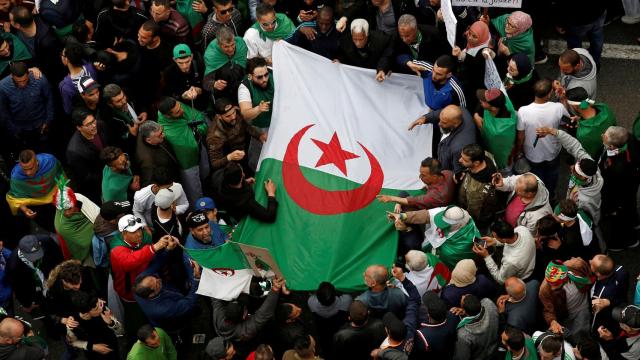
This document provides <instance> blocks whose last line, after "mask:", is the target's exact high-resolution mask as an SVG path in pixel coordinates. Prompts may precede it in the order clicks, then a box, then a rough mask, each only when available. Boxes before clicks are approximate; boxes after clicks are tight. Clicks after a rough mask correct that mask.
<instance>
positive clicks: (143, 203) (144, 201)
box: [133, 182, 189, 226]
mask: <svg viewBox="0 0 640 360" xmlns="http://www.w3.org/2000/svg"><path fill="white" fill-rule="evenodd" d="M152 186H153V184H151V185H148V186H146V187H143V188H142V189H140V190H138V191H136V193H135V194H134V195H133V215H135V216H136V217H138V218H140V219H142V221H144V222H145V224H146V225H149V226H151V224H152V220H151V208H152V207H153V201H154V200H155V198H156V194H154V193H153V192H152V191H151V187H152ZM169 189H171V191H173V193H174V194H176V198H177V200H176V214H178V215H180V214H184V213H185V212H186V211H187V209H189V200H187V195H185V193H184V190H182V185H180V184H179V183H177V182H174V183H173V185H171V186H170V187H169Z"/></svg>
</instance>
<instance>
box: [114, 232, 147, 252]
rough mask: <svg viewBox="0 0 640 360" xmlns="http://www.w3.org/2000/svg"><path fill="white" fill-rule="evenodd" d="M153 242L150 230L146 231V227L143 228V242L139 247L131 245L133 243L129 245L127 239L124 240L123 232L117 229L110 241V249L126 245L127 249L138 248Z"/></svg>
mask: <svg viewBox="0 0 640 360" xmlns="http://www.w3.org/2000/svg"><path fill="white" fill-rule="evenodd" d="M151 244H153V240H152V239H151V235H150V234H149V233H148V232H146V231H145V230H144V229H142V242H141V243H140V245H139V246H138V247H137V248H133V247H131V245H129V244H128V243H127V242H126V241H124V238H123V237H122V233H121V232H119V231H116V234H115V235H114V236H113V237H112V238H111V241H109V248H110V250H113V249H114V248H116V247H117V246H124V247H126V248H127V249H133V250H136V249H140V248H142V247H144V246H146V245H151Z"/></svg>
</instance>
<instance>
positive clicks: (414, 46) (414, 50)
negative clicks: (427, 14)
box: [409, 30, 422, 60]
mask: <svg viewBox="0 0 640 360" xmlns="http://www.w3.org/2000/svg"><path fill="white" fill-rule="evenodd" d="M421 42H422V33H421V32H420V30H418V36H417V38H416V42H414V43H413V44H411V45H409V50H411V55H412V56H413V59H414V60H417V59H418V54H419V53H420V43H421Z"/></svg>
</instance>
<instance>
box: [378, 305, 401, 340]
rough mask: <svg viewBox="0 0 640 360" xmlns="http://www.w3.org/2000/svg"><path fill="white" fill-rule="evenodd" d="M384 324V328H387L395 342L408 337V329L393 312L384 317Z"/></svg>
mask: <svg viewBox="0 0 640 360" xmlns="http://www.w3.org/2000/svg"><path fill="white" fill-rule="evenodd" d="M382 323H383V324H384V327H385V328H387V331H388V332H389V337H391V338H392V339H393V340H404V338H405V337H406V336H407V327H406V326H405V325H404V323H403V322H402V321H401V320H400V319H398V317H397V316H395V315H394V314H393V313H392V312H388V313H386V314H384V316H383V317H382Z"/></svg>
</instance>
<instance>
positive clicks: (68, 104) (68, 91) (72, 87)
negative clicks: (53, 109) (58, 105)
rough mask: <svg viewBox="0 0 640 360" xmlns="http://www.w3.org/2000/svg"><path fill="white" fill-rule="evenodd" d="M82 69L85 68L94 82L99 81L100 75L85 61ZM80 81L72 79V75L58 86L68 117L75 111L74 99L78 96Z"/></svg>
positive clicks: (66, 77)
mask: <svg viewBox="0 0 640 360" xmlns="http://www.w3.org/2000/svg"><path fill="white" fill-rule="evenodd" d="M82 67H84V70H85V73H88V74H89V76H91V78H92V79H93V80H95V81H98V79H97V76H98V73H97V71H96V68H94V67H93V65H92V64H91V63H89V62H86V61H85V62H84V65H83V66H82ZM78 80H79V79H75V80H73V79H71V75H67V76H65V77H64V79H62V81H60V85H58V89H59V90H60V96H62V108H63V109H64V112H65V113H67V115H71V111H72V110H73V97H74V96H76V95H78Z"/></svg>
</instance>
